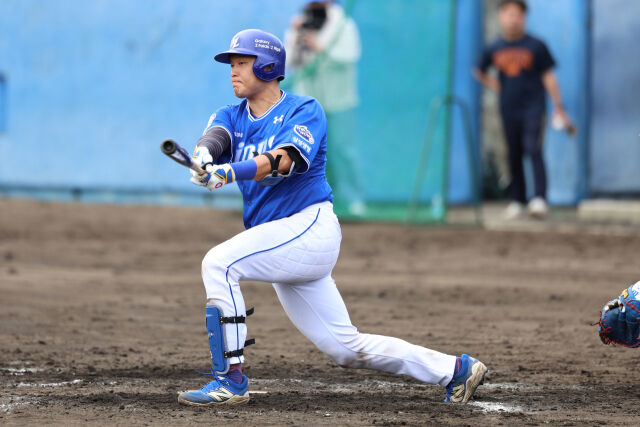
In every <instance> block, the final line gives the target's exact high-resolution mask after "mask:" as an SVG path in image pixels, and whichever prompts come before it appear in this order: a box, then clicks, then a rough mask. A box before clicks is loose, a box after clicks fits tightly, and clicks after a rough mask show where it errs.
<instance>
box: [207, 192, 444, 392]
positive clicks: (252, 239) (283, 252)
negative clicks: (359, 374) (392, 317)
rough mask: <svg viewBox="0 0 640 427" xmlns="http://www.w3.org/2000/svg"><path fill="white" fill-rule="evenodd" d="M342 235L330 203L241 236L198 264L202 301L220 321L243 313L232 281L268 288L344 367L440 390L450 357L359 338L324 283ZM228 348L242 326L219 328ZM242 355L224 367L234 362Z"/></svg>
mask: <svg viewBox="0 0 640 427" xmlns="http://www.w3.org/2000/svg"><path fill="white" fill-rule="evenodd" d="M341 240H342V233H341V231H340V224H339V223H338V219H337V218H336V216H335V214H334V213H333V205H332V204H331V203H330V202H324V203H319V204H316V205H312V206H309V207H308V208H306V209H304V210H302V211H301V212H299V213H297V214H295V215H292V216H290V217H288V218H283V219H279V220H276V221H271V222H268V223H265V224H261V225H258V226H256V227H253V228H251V229H249V230H246V231H243V232H242V233H240V234H238V235H237V236H235V237H233V238H231V239H229V240H227V241H226V242H224V243H221V244H220V245H218V246H216V247H214V248H213V249H211V250H210V251H209V252H208V253H207V255H206V256H205V257H204V260H203V261H202V278H203V281H204V286H205V288H206V292H207V299H208V301H207V303H208V304H210V305H216V306H217V307H219V308H220V310H221V311H222V314H223V315H224V316H242V315H245V303H244V300H243V298H242V293H241V292H240V285H239V282H240V281H242V280H252V281H261V282H270V283H273V287H274V288H275V290H276V293H277V295H278V298H279V299H280V303H281V304H282V306H283V307H284V309H285V311H286V313H287V315H288V316H289V318H290V319H291V321H292V322H293V324H294V325H295V326H296V327H297V328H298V329H299V330H300V332H302V333H303V334H304V336H306V337H307V338H308V339H309V340H311V342H313V343H314V344H315V345H316V347H318V348H319V349H320V350H321V351H322V352H324V353H326V354H327V355H328V356H329V357H330V358H331V359H332V360H334V361H335V362H336V363H337V364H339V365H341V366H343V367H350V368H367V369H374V370H378V371H384V372H391V373H394V374H403V375H409V376H411V377H413V378H416V379H418V380H420V381H423V382H425V383H429V384H440V385H441V386H446V385H447V384H448V383H449V382H450V381H451V378H452V376H453V370H454V365H455V361H456V358H455V356H450V355H446V354H443V353H440V352H437V351H433V350H429V349H427V348H424V347H420V346H417V345H413V344H410V343H408V342H406V341H403V340H401V339H398V338H391V337H385V336H381V335H371V334H363V333H360V332H358V329H357V328H356V327H355V326H353V325H352V324H351V320H350V319H349V314H348V312H347V308H346V307H345V304H344V302H343V300H342V297H341V295H340V292H339V291H338V288H337V287H336V284H335V282H334V281H333V279H332V277H331V271H332V270H333V267H334V265H335V264H336V261H337V259H338V254H339V252H340V241H341ZM223 329H224V333H225V337H226V342H227V347H228V350H230V351H232V350H236V349H238V348H242V347H243V346H244V341H245V339H246V336H247V327H246V325H245V324H243V323H240V324H227V325H225V326H224V327H223ZM243 361H244V356H240V357H234V358H231V359H230V360H229V363H231V364H233V363H241V362H243Z"/></svg>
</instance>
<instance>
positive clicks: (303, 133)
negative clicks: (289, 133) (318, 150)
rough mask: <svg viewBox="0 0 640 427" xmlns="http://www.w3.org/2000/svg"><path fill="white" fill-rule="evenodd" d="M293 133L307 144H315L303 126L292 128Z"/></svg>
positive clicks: (309, 132)
mask: <svg viewBox="0 0 640 427" xmlns="http://www.w3.org/2000/svg"><path fill="white" fill-rule="evenodd" d="M293 132H294V133H296V134H297V135H298V136H299V137H300V138H302V139H303V140H304V141H306V142H308V143H309V144H313V143H314V142H315V140H314V139H313V135H312V134H311V131H310V130H309V129H308V128H307V127H306V126H303V125H295V126H294V127H293Z"/></svg>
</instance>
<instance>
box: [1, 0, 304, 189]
mask: <svg viewBox="0 0 640 427" xmlns="http://www.w3.org/2000/svg"><path fill="white" fill-rule="evenodd" d="M300 5H301V1H300V0H297V1H293V0H289V1H287V0H278V1H253V2H245V3H244V4H243V7H242V9H241V10H239V9H238V3H237V2H232V1H224V2H223V1H205V0H190V1H176V0H153V1H152V0H136V1H128V0H108V1H107V0H96V1H91V2H85V1H80V0H65V1H64V2H60V1H55V0H4V1H2V2H0V73H2V74H3V75H4V76H5V78H6V125H5V127H4V130H0V185H20V186H26V187H27V188H36V187H39V186H46V187H66V186H71V187H78V188H82V187H88V188H115V189H124V190H179V191H185V192H197V191H198V190H201V189H198V188H196V187H194V186H193V185H192V184H190V183H189V182H188V176H189V174H188V172H187V171H186V170H185V169H184V168H183V167H180V166H178V165H177V164H173V163H171V162H169V161H168V160H167V158H166V157H164V156H163V155H162V154H161V152H160V150H159V146H160V142H161V141H162V140H163V139H164V138H167V137H172V138H174V139H176V140H177V141H179V142H182V143H183V144H184V145H185V146H186V147H192V146H193V145H194V143H195V141H196V140H197V138H198V137H199V135H200V134H201V132H202V130H203V128H204V127H205V125H206V123H207V121H208V118H209V115H210V114H211V113H212V112H213V111H215V110H216V109H217V108H218V107H219V106H221V105H225V104H228V103H232V102H236V101H237V100H236V98H235V97H234V96H233V92H232V89H231V86H230V84H229V78H228V75H229V69H228V66H224V65H222V64H218V63H215V62H214V61H213V55H214V54H215V53H217V52H218V51H220V50H223V49H226V48H227V47H228V45H229V41H230V40H231V37H232V36H233V34H235V33H236V32H237V31H238V30H239V29H243V28H246V27H259V28H263V29H265V30H267V31H271V32H274V33H275V34H277V35H279V36H280V37H282V36H283V35H284V31H285V29H286V27H287V25H288V23H289V19H290V17H291V16H292V15H293V14H294V13H295V12H296V11H298V10H299V8H300ZM247 10H249V11H251V12H252V13H249V14H248V13H246V11H247ZM27 165H28V167H27Z"/></svg>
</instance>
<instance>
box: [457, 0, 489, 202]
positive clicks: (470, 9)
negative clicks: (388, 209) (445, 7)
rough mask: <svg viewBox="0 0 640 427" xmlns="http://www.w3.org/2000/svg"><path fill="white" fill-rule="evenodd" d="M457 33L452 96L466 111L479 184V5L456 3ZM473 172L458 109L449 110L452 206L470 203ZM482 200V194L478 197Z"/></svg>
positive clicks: (468, 1)
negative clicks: (476, 71) (473, 71)
mask: <svg viewBox="0 0 640 427" xmlns="http://www.w3.org/2000/svg"><path fill="white" fill-rule="evenodd" d="M457 2H458V3H457V13H456V33H455V47H454V62H453V94H454V95H455V96H456V97H457V98H459V99H460V100H461V101H462V102H464V103H465V105H466V106H467V107H468V109H469V116H470V121H471V123H470V125H471V141H470V144H471V150H472V153H471V154H472V156H471V157H472V159H474V160H475V162H476V169H475V170H476V174H477V175H478V176H477V177H476V179H477V180H479V181H480V185H481V180H482V174H481V173H480V171H481V169H480V167H481V161H480V159H481V156H480V137H479V135H480V120H479V118H480V108H481V106H480V85H478V83H477V82H476V81H475V79H473V78H472V76H471V69H472V68H473V67H474V66H475V62H476V58H477V56H478V53H479V52H480V51H481V49H482V46H483V34H482V33H483V28H482V14H483V12H484V10H483V7H482V2H480V1H477V0H457ZM471 174H472V168H471V167H470V165H469V150H468V146H467V141H466V136H465V132H464V121H463V116H462V113H461V110H460V108H459V107H454V108H453V109H452V116H451V153H450V169H449V179H448V181H449V188H448V192H449V194H448V196H449V201H450V202H451V203H465V202H469V201H471V200H472V199H473V189H472V187H471V185H472V184H471V182H472V181H471ZM480 197H481V194H480Z"/></svg>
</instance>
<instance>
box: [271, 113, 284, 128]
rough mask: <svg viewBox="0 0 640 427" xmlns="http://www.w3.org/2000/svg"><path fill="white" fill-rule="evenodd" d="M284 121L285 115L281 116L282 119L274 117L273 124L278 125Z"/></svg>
mask: <svg viewBox="0 0 640 427" xmlns="http://www.w3.org/2000/svg"><path fill="white" fill-rule="evenodd" d="M282 120H284V114H283V115H281V116H280V117H274V119H273V124H274V125H275V124H277V123H278V122H281V121H282Z"/></svg>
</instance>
